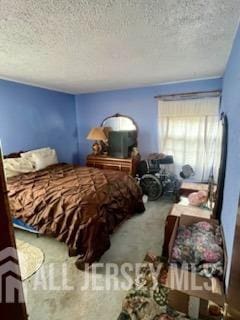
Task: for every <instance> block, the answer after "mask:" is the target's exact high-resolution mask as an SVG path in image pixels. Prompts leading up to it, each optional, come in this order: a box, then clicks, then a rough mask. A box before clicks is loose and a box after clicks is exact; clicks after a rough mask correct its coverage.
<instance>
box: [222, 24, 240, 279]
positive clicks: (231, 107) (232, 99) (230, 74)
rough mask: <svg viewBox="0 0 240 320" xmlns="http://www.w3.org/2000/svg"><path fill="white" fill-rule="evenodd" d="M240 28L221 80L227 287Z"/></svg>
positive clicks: (239, 161)
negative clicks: (225, 126) (225, 154)
mask: <svg viewBox="0 0 240 320" xmlns="http://www.w3.org/2000/svg"><path fill="white" fill-rule="evenodd" d="M239 59H240V28H239V29H238V32H237V35H236V38H235V41H234V44H233V48H232V52H231V55H230V58H229V61H228V64H227V68H226V71H225V74H224V79H223V92H222V95H223V96H222V111H224V112H225V113H226V114H227V116H228V121H229V140H228V157H227V171H226V180H225V187H224V199H223V211H222V224H223V228H224V234H225V238H226V246H227V252H228V261H229V264H228V272H227V279H226V282H227V284H228V279H229V274H230V263H231V258H232V249H233V237H234V231H235V224H236V216H237V207H238V200H239V194H240V63H239V61H240V60H239Z"/></svg>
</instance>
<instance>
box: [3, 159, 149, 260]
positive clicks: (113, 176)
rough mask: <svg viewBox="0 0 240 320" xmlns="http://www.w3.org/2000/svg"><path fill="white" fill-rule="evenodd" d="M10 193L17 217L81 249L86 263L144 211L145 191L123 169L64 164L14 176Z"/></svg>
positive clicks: (10, 184) (82, 258) (98, 255)
mask: <svg viewBox="0 0 240 320" xmlns="http://www.w3.org/2000/svg"><path fill="white" fill-rule="evenodd" d="M8 190H9V199H10V207H11V210H12V214H13V216H14V217H16V218H20V219H22V220H23V221H24V222H25V223H27V224H29V225H31V226H33V227H34V228H36V229H37V230H39V232H40V233H43V234H47V235H51V236H53V237H56V238H57V239H58V240H60V241H63V242H65V243H66V244H67V245H68V246H69V247H70V248H73V249H77V251H78V254H80V255H81V261H82V262H84V263H92V262H94V261H96V260H98V259H99V258H100V257H101V255H102V254H103V253H104V252H105V251H106V250H107V249H108V248H109V247H110V239H109V235H110V234H111V233H112V232H113V230H114V228H115V227H116V226H117V225H119V224H120V223H121V222H122V221H123V220H124V219H126V218H128V217H130V216H132V215H133V214H134V213H135V212H143V211H144V205H143V203H142V200H141V198H142V194H141V190H140V188H139V187H138V185H137V184H136V182H135V181H134V179H133V178H132V177H130V176H128V175H127V174H125V173H122V172H118V171H108V170H99V169H95V168H88V167H80V166H73V165H66V164H58V165H54V166H51V167H48V168H46V169H44V170H40V171H37V172H33V173H27V174H23V175H20V176H16V177H13V178H10V179H9V180H8Z"/></svg>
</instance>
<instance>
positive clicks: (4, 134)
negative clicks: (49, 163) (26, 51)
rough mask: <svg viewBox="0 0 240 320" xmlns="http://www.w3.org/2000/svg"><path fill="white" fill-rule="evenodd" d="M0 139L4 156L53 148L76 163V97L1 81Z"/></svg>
mask: <svg viewBox="0 0 240 320" xmlns="http://www.w3.org/2000/svg"><path fill="white" fill-rule="evenodd" d="M0 139H1V142H2V146H3V152H4V153H10V152H14V151H19V150H30V149H35V148H40V147H45V146H50V147H53V148H55V149H56V150H57V153H58V156H59V159H60V161H66V162H76V161H77V159H78V140H77V128H76V110H75V97H74V96H73V95H70V94H64V93H60V92H55V91H51V90H46V89H41V88H37V87H32V86H27V85H23V84H18V83H15V82H10V81H5V80H0Z"/></svg>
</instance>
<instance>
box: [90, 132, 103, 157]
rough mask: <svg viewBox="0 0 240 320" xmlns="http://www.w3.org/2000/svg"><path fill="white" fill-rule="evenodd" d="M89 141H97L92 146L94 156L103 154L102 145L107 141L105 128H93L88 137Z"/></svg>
mask: <svg viewBox="0 0 240 320" xmlns="http://www.w3.org/2000/svg"><path fill="white" fill-rule="evenodd" d="M87 139H88V140H93V141H95V142H94V143H93V145H92V151H93V154H94V155H98V154H100V153H101V152H102V149H103V148H102V143H101V142H104V141H107V136H106V134H105V131H104V127H97V128H92V129H91V130H90V132H89V133H88V135H87Z"/></svg>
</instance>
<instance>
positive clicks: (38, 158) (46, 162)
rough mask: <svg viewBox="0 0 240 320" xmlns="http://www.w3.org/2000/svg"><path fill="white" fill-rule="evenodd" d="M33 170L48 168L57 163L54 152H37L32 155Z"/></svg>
mask: <svg viewBox="0 0 240 320" xmlns="http://www.w3.org/2000/svg"><path fill="white" fill-rule="evenodd" d="M32 158H33V161H34V164H35V169H36V170H42V169H45V168H46V167H48V166H51V165H53V164H56V163H58V158H57V153H56V151H55V150H53V149H52V150H50V151H49V152H47V153H42V152H37V153H34V154H33V155H32Z"/></svg>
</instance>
